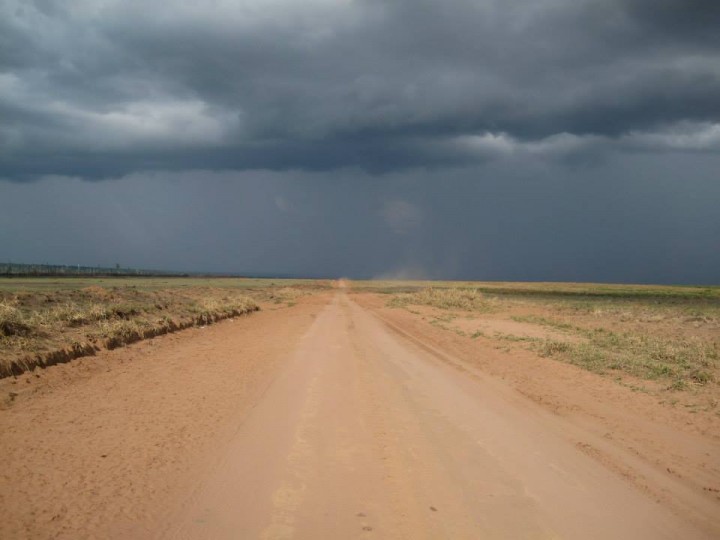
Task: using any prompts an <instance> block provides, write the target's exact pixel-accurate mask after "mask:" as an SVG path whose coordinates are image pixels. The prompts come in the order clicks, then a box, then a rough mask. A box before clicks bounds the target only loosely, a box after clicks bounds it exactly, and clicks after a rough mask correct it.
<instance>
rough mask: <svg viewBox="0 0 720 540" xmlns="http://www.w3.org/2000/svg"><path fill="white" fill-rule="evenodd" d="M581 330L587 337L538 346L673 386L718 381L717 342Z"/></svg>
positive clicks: (600, 369)
mask: <svg viewBox="0 0 720 540" xmlns="http://www.w3.org/2000/svg"><path fill="white" fill-rule="evenodd" d="M578 331H579V332H581V333H582V334H583V335H584V336H585V337H586V338H587V339H586V340H585V341H582V342H579V343H567V342H561V341H556V340H545V341H543V342H542V343H540V344H539V345H538V351H539V353H540V354H541V355H542V356H552V357H558V358H559V359H561V360H564V361H567V362H569V363H571V364H575V365H577V366H580V367H582V368H584V369H587V370H589V371H594V372H597V373H608V372H613V371H614V372H618V373H626V374H629V375H632V376H635V377H638V378H642V379H650V380H652V379H655V380H666V381H668V382H670V386H669V387H670V388H673V389H682V388H684V387H685V386H687V385H688V384H696V385H704V384H707V383H710V382H713V381H715V371H716V370H717V368H718V363H719V358H720V351H718V348H717V346H716V344H714V343H708V342H705V341H702V340H699V339H692V338H689V339H672V340H670V339H665V338H661V337H657V336H652V335H643V334H635V333H617V332H612V331H609V330H606V329H602V328H599V329H595V330H585V331H583V330H580V329H578Z"/></svg>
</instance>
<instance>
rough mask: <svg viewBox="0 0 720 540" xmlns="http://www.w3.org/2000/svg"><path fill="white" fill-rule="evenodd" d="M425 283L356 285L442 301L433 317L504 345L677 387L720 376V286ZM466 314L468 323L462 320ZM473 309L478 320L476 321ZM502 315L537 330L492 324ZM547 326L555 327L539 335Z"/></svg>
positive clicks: (405, 302)
mask: <svg viewBox="0 0 720 540" xmlns="http://www.w3.org/2000/svg"><path fill="white" fill-rule="evenodd" d="M426 284H427V282H407V281H405V282H376V283H374V284H369V283H359V284H356V283H353V286H355V287H356V289H357V290H368V289H371V288H374V290H375V291H376V292H382V293H387V294H390V295H391V296H390V298H389V300H388V302H387V304H388V306H390V307H404V308H408V309H409V306H413V305H414V306H429V307H431V308H434V309H435V310H437V311H436V312H434V313H433V315H428V318H429V319H430V322H431V323H433V324H434V325H435V326H439V327H442V328H445V329H448V330H454V331H455V333H457V334H459V335H463V336H464V335H469V336H470V337H473V338H478V337H481V336H482V337H484V338H487V340H488V341H489V342H495V343H500V342H501V343H502V345H498V346H499V347H504V348H508V347H510V346H511V345H510V344H513V345H515V346H520V347H524V348H526V349H530V350H534V351H536V352H537V353H538V354H540V355H541V356H546V357H553V358H555V359H558V360H561V361H565V362H569V363H572V364H574V365H577V366H579V367H582V368H584V369H587V370H590V371H594V372H597V373H602V374H609V375H614V376H616V377H620V378H622V377H623V376H630V377H635V378H639V379H641V380H647V381H657V382H660V383H661V384H663V385H664V388H666V389H669V390H682V389H688V388H690V387H697V386H706V385H711V386H713V387H715V386H718V385H717V383H718V382H720V287H672V286H645V285H603V284H575V283H479V282H478V283H465V282H462V283H452V282H437V283H435V282H433V283H432V287H425V285H426ZM461 319H462V322H463V324H462V328H461V326H460V325H458V324H457V323H458V320H461ZM473 319H475V320H476V321H477V328H476V329H470V326H472V321H473ZM453 321H455V325H454V323H453ZM498 321H512V322H511V323H510V325H512V324H515V327H519V328H521V329H523V328H530V327H533V328H534V329H535V330H534V331H532V332H529V333H528V334H523V333H522V332H518V333H516V334H513V333H508V332H498V331H495V332H490V331H488V328H491V327H492V326H493V322H498ZM440 323H441V324H440ZM505 326H506V327H507V326H508V325H507V324H505ZM543 327H544V328H546V329H547V332H548V335H547V336H546V337H544V338H542V337H537V332H538V329H540V331H542V330H541V329H542V328H543ZM564 336H567V337H564ZM513 342H514V343H513Z"/></svg>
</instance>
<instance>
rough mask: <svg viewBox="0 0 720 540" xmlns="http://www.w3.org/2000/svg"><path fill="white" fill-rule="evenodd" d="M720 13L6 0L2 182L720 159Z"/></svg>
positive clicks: (581, 5)
mask: <svg viewBox="0 0 720 540" xmlns="http://www.w3.org/2000/svg"><path fill="white" fill-rule="evenodd" d="M718 27H720V7H719V4H718V3H717V2H715V1H712V0H707V1H703V0H674V1H673V0H653V1H651V0H626V1H621V0H614V1H608V0H581V1H577V0H532V1H531V0H526V1H518V2H501V1H499V0H491V1H484V2H478V1H469V0H468V1H465V0H454V1H451V2H440V1H437V0H435V1H429V0H424V1H417V0H413V1H409V0H407V1H402V0H401V1H392V2H390V1H388V2H382V1H378V0H367V1H356V2H352V1H349V0H347V1H343V0H337V1H332V0H315V1H307V2H293V1H289V0H273V1H263V2H244V3H242V5H240V4H238V3H234V2H222V1H220V2H213V3H205V2H202V3H201V2H198V3H197V4H195V5H192V4H188V3H186V2H163V3H148V2H133V1H122V2H121V1H80V0H78V1H76V2H68V3H63V4H58V3H55V2H40V1H36V2H20V1H18V2H14V1H7V2H4V3H3V4H2V6H0V118H2V122H1V123H0V177H3V178H10V179H20V180H22V179H26V178H34V177H37V176H42V175H46V174H65V175H71V176H80V177H84V178H104V177H109V176H122V175H125V174H129V173H132V172H133V171H143V170H183V169H188V168H189V169H215V170H221V169H235V170H243V169H256V168H265V169H274V170H289V169H306V170H333V169H337V168H343V167H359V168H361V169H364V170H367V171H375V172H379V171H391V170H402V169H405V168H411V167H435V168H442V167H447V166H458V165H463V164H469V163H473V162H477V163H483V162H486V161H487V160H492V159H496V158H498V157H500V158H503V159H507V158H508V156H510V157H513V156H514V157H517V156H523V157H525V156H528V155H531V156H533V157H534V158H535V159H549V160H553V159H557V158H558V157H560V158H562V159H568V158H569V157H573V156H576V157H577V156H580V158H582V159H586V158H587V159H592V158H593V156H595V157H596V156H598V155H599V154H602V153H605V152H607V151H608V150H621V151H623V152H636V151H640V150H641V151H643V152H645V151H654V152H665V151H668V150H676V149H677V148H682V149H684V150H701V151H705V152H708V151H709V152H719V151H720V133H719V132H718V129H717V125H718V123H720V53H719V51H720V42H719V38H718V34H719V33H718V32H717V28H718Z"/></svg>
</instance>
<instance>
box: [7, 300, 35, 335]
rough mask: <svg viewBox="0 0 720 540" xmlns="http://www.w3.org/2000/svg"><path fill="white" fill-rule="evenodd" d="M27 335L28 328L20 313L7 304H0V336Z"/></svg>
mask: <svg viewBox="0 0 720 540" xmlns="http://www.w3.org/2000/svg"><path fill="white" fill-rule="evenodd" d="M29 333H30V327H29V326H28V325H27V323H26V322H25V320H24V317H23V314H22V312H21V311H20V310H19V309H18V308H17V307H15V306H12V305H10V304H9V303H6V302H2V303H0V336H6V337H7V336H26V335H28V334H29Z"/></svg>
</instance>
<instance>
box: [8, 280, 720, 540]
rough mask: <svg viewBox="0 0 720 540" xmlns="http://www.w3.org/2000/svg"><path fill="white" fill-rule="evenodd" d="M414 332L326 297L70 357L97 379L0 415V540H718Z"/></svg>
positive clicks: (681, 488)
mask: <svg viewBox="0 0 720 540" xmlns="http://www.w3.org/2000/svg"><path fill="white" fill-rule="evenodd" d="M422 338H423V336H416V337H415V339H410V340H409V339H407V338H406V337H403V336H401V335H400V334H398V333H397V332H395V331H392V330H390V329H389V328H388V327H387V326H386V325H385V324H384V323H383V322H382V321H381V320H380V319H378V318H377V317H375V316H374V315H373V314H372V313H371V312H369V311H368V310H367V309H365V308H363V307H361V306H360V305H358V304H357V303H355V302H354V301H353V300H352V299H351V297H350V296H349V295H347V294H346V293H345V292H343V291H338V292H335V293H333V294H332V295H318V296H315V297H313V298H311V299H310V300H306V301H303V302H301V303H300V305H298V306H296V307H294V308H290V309H283V310H278V311H273V312H262V313H260V314H258V315H253V316H252V317H250V318H247V319H241V320H237V321H234V322H231V323H227V324H225V323H223V324H220V325H217V326H216V327H210V328H207V329H205V330H203V331H200V330H197V331H192V332H189V333H186V334H184V335H179V336H175V337H172V336H167V337H165V338H161V339H158V340H153V341H155V342H156V343H155V344H154V345H150V344H140V345H139V346H135V347H130V348H128V349H126V350H124V351H115V352H114V353H111V354H109V355H108V357H107V358H105V357H103V358H100V359H89V360H88V361H87V362H88V363H90V362H95V363H96V364H94V365H97V363H98V362H100V363H101V364H102V365H103V369H105V371H102V372H92V373H89V374H88V376H87V377H84V378H83V377H81V378H79V379H78V380H73V381H72V382H71V383H68V384H67V385H65V386H61V387H60V388H56V387H53V385H52V384H47V385H45V386H43V387H41V388H39V390H38V391H37V392H35V393H32V394H28V395H20V396H19V397H18V399H17V403H14V404H13V405H12V406H10V407H9V408H7V409H6V410H4V411H0V413H1V414H0V428H1V429H2V430H3V440H2V442H1V443H0V451H2V456H3V460H4V462H5V466H6V467H9V469H8V470H5V471H4V472H3V475H2V477H1V478H2V481H3V485H2V486H0V496H2V499H0V503H1V504H2V508H3V510H4V512H3V513H4V515H5V516H11V517H9V518H8V517H4V518H3V520H0V536H1V537H2V538H26V537H28V538H49V537H58V538H80V537H83V538H84V537H93V536H94V537H99V538H100V537H102V538H107V537H110V538H183V539H185V538H188V539H189V538H206V539H223V538H264V539H276V538H277V539H281V538H301V539H304V538H313V539H315V538H412V539H418V538H433V539H435V538H453V539H456V538H473V539H476V538H584V539H585V538H628V539H643V538H652V539H657V538H684V539H686V538H713V537H715V538H717V537H718V536H719V535H720V518H719V517H718V516H719V515H720V513H719V512H718V509H719V508H720V507H719V506H718V504H717V501H716V500H715V498H713V497H711V496H706V495H704V494H703V493H697V492H696V491H693V490H691V489H689V488H688V487H687V486H686V485H685V484H683V483H682V482H681V481H679V480H677V481H675V480H674V479H673V478H672V477H668V476H667V475H662V474H661V473H660V472H653V470H652V468H651V467H648V468H646V469H644V471H643V472H644V475H645V478H646V479H647V481H648V483H650V484H652V485H655V486H659V487H658V489H659V490H661V491H662V492H663V493H665V497H663V498H662V499H659V498H657V497H654V496H653V495H652V493H653V492H652V490H642V489H639V488H638V487H637V486H636V485H635V484H634V483H631V482H629V481H628V479H627V478H625V477H624V475H623V474H622V470H623V468H622V467H618V466H617V464H615V466H613V467H608V466H606V465H607V464H603V462H602V460H599V459H596V456H593V455H591V453H589V452H587V451H585V450H586V449H584V448H583V447H581V446H579V445H578V441H582V440H588V437H589V435H588V433H586V432H585V431H584V430H583V427H582V426H579V425H577V423H570V422H567V421H566V420H565V419H564V418H562V417H561V416H558V415H556V414H553V413H552V412H550V411H548V410H547V409H545V408H543V407H542V406H541V405H538V404H537V403H535V402H533V401H531V400H529V399H527V398H526V397H524V396H522V395H521V394H520V393H518V392H517V391H515V390H514V389H513V388H512V387H511V386H509V385H507V384H505V383H503V382H502V381H499V380H497V379H496V378H493V377H490V376H488V375H486V374H484V373H482V372H480V371H477V370H474V369H473V368H471V367H469V366H467V365H465V364H463V363H462V362H460V361H459V360H458V361H454V360H453V358H452V357H450V356H449V355H448V354H447V353H443V352H442V351H433V348H432V347H430V346H420V345H418V344H417V343H418V340H419V341H422ZM188 351H190V352H188ZM123 355H124V356H123ZM129 355H132V356H134V360H132V361H131V362H125V361H123V358H127V357H128V356H129ZM58 368H62V369H65V370H70V369H72V368H70V367H67V366H62V367H61V366H58ZM53 369H55V368H53ZM62 369H60V370H59V371H58V372H57V373H64V372H63V371H62ZM87 369H88V370H90V371H92V369H97V368H90V367H88V368H87ZM48 371H51V370H48ZM31 376H32V374H31V375H29V377H31ZM53 376H55V375H53ZM17 384H20V385H22V384H29V383H24V382H22V379H21V380H20V382H18V383H17ZM33 384H35V383H33ZM100 396H102V397H100ZM93 398H95V399H96V400H99V401H93ZM48 430H50V433H48ZM43 434H45V435H44V437H43ZM81 434H82V437H81V436H80V435H81ZM702 444H706V445H709V446H708V447H707V448H705V447H703V448H701V449H700V450H702V453H703V455H704V454H712V455H708V457H707V461H709V462H710V463H711V465H712V467H713V470H716V469H717V465H718V463H717V461H718V455H719V453H718V452H716V451H717V450H718V446H717V444H716V443H715V442H713V441H712V440H703V442H702ZM111 456H112V458H111ZM109 459H111V460H112V461H111V462H110V461H108V460H109ZM627 459H628V461H629V462H631V461H632V459H633V458H632V456H630V455H628V457H627ZM108 463H112V465H108ZM632 466H633V467H636V466H637V465H635V464H633V465H632ZM628 467H630V465H628ZM18 470H20V471H21V472H18ZM78 475H79V476H80V478H78ZM59 505H62V506H59ZM48 507H50V510H48ZM63 508H64V510H63Z"/></svg>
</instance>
